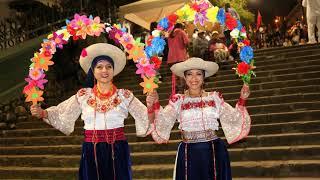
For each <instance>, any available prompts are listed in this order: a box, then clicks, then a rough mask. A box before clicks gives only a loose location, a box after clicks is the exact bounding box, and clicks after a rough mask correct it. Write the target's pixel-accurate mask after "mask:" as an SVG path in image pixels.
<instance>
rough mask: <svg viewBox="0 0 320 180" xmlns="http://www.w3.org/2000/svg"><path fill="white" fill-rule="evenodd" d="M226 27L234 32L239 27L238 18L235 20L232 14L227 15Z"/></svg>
mask: <svg viewBox="0 0 320 180" xmlns="http://www.w3.org/2000/svg"><path fill="white" fill-rule="evenodd" d="M226 26H227V28H228V29H229V30H233V29H234V28H236V27H237V26H238V22H237V20H236V18H234V17H233V16H232V15H231V14H230V13H226Z"/></svg>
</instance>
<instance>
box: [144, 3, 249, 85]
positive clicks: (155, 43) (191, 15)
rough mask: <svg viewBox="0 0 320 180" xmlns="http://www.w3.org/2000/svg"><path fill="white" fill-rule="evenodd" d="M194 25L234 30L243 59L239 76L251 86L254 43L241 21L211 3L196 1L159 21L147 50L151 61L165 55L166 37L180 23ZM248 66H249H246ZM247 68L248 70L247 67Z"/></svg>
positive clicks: (231, 33)
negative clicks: (251, 42) (218, 24)
mask: <svg viewBox="0 0 320 180" xmlns="http://www.w3.org/2000/svg"><path fill="white" fill-rule="evenodd" d="M178 22H180V23H183V22H188V23H193V24H194V25H195V26H202V27H204V26H205V24H206V23H215V22H218V23H220V25H223V26H225V27H226V28H227V29H228V30H230V31H231V32H230V36H231V37H232V38H234V39H236V41H237V43H238V47H239V52H240V60H241V61H242V63H238V62H237V67H236V68H233V69H234V70H235V71H236V74H237V75H238V76H239V77H241V79H242V80H243V82H245V83H247V84H249V83H250V80H251V76H252V75H254V76H255V73H254V72H253V69H254V68H255V66H254V60H253V49H252V48H251V47H250V41H249V40H248V38H247V34H246V29H245V27H244V26H243V25H242V24H241V22H240V21H239V20H237V19H235V18H234V17H233V16H232V15H231V14H230V13H226V12H225V10H224V8H219V7H217V6H212V5H211V3H209V2H208V1H207V0H198V1H193V0H191V2H190V3H189V4H185V5H184V6H183V7H182V8H180V9H178V10H177V11H176V12H174V13H172V14H170V15H168V16H166V17H164V18H162V19H161V20H160V21H159V22H158V27H157V29H156V30H154V31H152V36H150V37H149V39H148V40H147V42H149V44H147V45H146V48H145V51H146V54H147V56H148V58H149V59H152V58H158V57H159V55H161V54H162V53H163V49H164V46H165V43H164V40H163V39H164V34H168V33H169V32H170V31H172V30H173V28H174V25H175V24H176V23H178ZM244 63H245V64H246V65H245V66H244V65H243V64H244ZM244 67H245V68H244Z"/></svg>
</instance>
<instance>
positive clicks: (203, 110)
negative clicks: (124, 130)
mask: <svg viewBox="0 0 320 180" xmlns="http://www.w3.org/2000/svg"><path fill="white" fill-rule="evenodd" d="M218 68H219V67H218V65H217V64H216V63H214V62H209V61H204V60H202V59H200V58H190V59H188V60H186V61H184V62H181V63H178V64H175V65H173V66H172V67H171V71H172V72H173V73H174V74H176V75H177V76H180V77H183V78H184V79H185V81H186V84H187V86H188V90H186V91H185V93H184V94H175V95H173V96H171V98H170V100H169V105H167V106H166V107H165V108H162V107H161V106H159V105H158V104H159V101H158V94H157V92H154V93H152V94H150V95H148V96H147V105H148V108H149V109H154V111H153V114H152V115H150V116H149V117H154V119H151V120H153V123H154V130H153V131H152V133H151V134H152V137H153V139H154V140H155V141H156V142H158V143H166V142H167V141H168V140H169V137H170V132H171V129H172V127H173V126H174V124H175V122H176V120H177V121H178V122H179V129H180V131H181V137H182V142H181V143H180V144H179V147H178V152H177V158H176V166H175V171H174V179H176V180H186V179H188V180H198V179H221V180H222V179H223V180H228V179H231V169H230V161H229V155H228V152H227V150H226V146H225V144H224V142H223V141H222V140H221V139H220V138H219V137H218V136H217V135H216V131H217V130H218V128H219V122H218V119H220V123H221V127H222V129H223V131H224V134H225V136H226V139H227V141H228V143H229V144H231V143H234V142H236V141H239V140H240V139H242V138H244V137H246V136H247V135H248V133H249V130H250V124H251V120H250V116H249V114H248V112H247V110H246V107H245V100H246V99H247V98H248V96H249V94H250V91H249V88H248V86H247V85H244V86H243V88H242V90H241V95H240V99H239V101H238V103H237V104H236V107H235V108H233V107H232V106H230V105H229V104H228V103H226V102H225V101H224V100H223V98H222V95H221V94H220V93H218V92H216V91H214V92H206V91H204V89H203V84H204V78H205V77H209V76H212V75H213V74H215V73H216V72H217V71H218ZM152 104H153V105H152ZM151 105H152V107H160V108H151ZM149 113H152V111H149Z"/></svg>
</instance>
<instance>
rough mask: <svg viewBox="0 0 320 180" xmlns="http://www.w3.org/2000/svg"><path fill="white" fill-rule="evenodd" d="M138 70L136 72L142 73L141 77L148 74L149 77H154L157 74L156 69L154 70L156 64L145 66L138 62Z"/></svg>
mask: <svg viewBox="0 0 320 180" xmlns="http://www.w3.org/2000/svg"><path fill="white" fill-rule="evenodd" d="M136 66H137V68H138V69H137V71H136V74H140V75H141V78H143V77H145V76H147V77H153V76H155V75H156V71H155V70H154V64H147V65H145V66H142V65H140V64H136Z"/></svg>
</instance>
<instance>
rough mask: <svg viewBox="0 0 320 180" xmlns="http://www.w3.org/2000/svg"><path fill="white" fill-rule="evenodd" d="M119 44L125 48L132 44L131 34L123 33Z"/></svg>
mask: <svg viewBox="0 0 320 180" xmlns="http://www.w3.org/2000/svg"><path fill="white" fill-rule="evenodd" d="M119 42H120V44H121V45H122V46H123V47H125V48H126V46H127V45H128V44H132V43H133V42H134V39H133V37H132V35H131V34H129V33H124V34H123V36H122V37H120V38H119Z"/></svg>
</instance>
